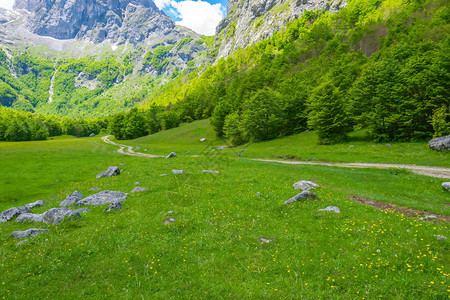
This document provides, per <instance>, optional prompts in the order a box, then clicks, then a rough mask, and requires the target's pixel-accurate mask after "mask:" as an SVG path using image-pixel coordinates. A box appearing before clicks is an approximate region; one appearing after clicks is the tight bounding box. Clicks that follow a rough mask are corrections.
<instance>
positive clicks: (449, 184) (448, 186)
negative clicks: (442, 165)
mask: <svg viewBox="0 0 450 300" xmlns="http://www.w3.org/2000/svg"><path fill="white" fill-rule="evenodd" d="M442 187H443V188H444V189H446V190H447V191H449V192H450V182H444V183H443V184H442Z"/></svg>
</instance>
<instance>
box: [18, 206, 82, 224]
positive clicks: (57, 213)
mask: <svg viewBox="0 0 450 300" xmlns="http://www.w3.org/2000/svg"><path fill="white" fill-rule="evenodd" d="M85 212H89V209H86V208H80V209H76V210H72V209H70V208H65V207H63V208H52V209H49V210H48V211H46V212H44V213H43V214H31V213H24V214H21V215H20V216H18V217H17V219H16V222H19V223H28V222H34V223H40V222H44V223H48V224H53V225H55V224H59V223H61V221H62V220H63V219H65V218H67V217H80V214H81V213H85Z"/></svg>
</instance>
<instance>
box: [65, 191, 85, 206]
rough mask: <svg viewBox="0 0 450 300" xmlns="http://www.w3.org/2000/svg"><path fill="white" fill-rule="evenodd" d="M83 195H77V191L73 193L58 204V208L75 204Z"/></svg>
mask: <svg viewBox="0 0 450 300" xmlns="http://www.w3.org/2000/svg"><path fill="white" fill-rule="evenodd" d="M83 197H84V196H83V195H82V194H81V193H79V192H78V191H75V192H73V193H72V194H70V195H68V196H67V197H66V199H64V201H63V202H61V203H60V204H59V206H71V205H74V204H76V203H77V202H78V201H80V200H81V199H83Z"/></svg>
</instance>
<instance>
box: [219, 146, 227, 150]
mask: <svg viewBox="0 0 450 300" xmlns="http://www.w3.org/2000/svg"><path fill="white" fill-rule="evenodd" d="M225 149H227V146H218V147H217V150H225Z"/></svg>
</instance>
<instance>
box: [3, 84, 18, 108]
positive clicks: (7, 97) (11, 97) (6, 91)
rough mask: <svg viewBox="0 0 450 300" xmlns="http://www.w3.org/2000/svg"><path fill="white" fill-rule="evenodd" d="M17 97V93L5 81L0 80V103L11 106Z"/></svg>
mask: <svg viewBox="0 0 450 300" xmlns="http://www.w3.org/2000/svg"><path fill="white" fill-rule="evenodd" d="M16 99H17V93H16V91H15V90H13V89H12V88H11V86H10V85H9V84H7V83H5V82H0V104H1V105H3V106H11V105H12V104H13V103H14V101H16Z"/></svg>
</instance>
